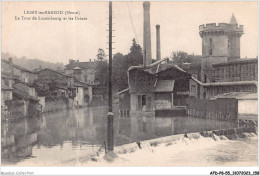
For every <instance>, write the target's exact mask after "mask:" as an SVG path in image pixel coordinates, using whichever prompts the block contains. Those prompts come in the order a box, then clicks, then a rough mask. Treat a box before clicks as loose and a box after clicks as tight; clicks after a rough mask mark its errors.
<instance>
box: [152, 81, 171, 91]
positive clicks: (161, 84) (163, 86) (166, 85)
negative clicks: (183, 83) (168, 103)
mask: <svg viewBox="0 0 260 176" xmlns="http://www.w3.org/2000/svg"><path fill="white" fill-rule="evenodd" d="M174 82H175V81H174V80H158V82H157V83H156V86H155V90H154V91H155V92H172V91H173V88H174Z"/></svg>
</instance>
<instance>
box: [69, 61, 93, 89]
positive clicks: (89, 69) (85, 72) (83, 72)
mask: <svg viewBox="0 0 260 176" xmlns="http://www.w3.org/2000/svg"><path fill="white" fill-rule="evenodd" d="M96 65H97V63H96V61H95V60H94V61H91V59H90V61H89V62H79V60H77V61H74V60H70V62H69V64H68V65H66V66H65V74H66V75H70V76H73V77H76V78H77V79H78V80H79V81H83V82H86V83H87V84H89V85H93V84H95V69H96Z"/></svg>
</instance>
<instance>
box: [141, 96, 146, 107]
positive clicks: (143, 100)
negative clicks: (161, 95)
mask: <svg viewBox="0 0 260 176" xmlns="http://www.w3.org/2000/svg"><path fill="white" fill-rule="evenodd" d="M145 105H146V95H142V107H144V106H145Z"/></svg>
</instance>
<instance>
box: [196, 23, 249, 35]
mask: <svg viewBox="0 0 260 176" xmlns="http://www.w3.org/2000/svg"><path fill="white" fill-rule="evenodd" d="M243 27H244V26H243V25H238V24H229V23H218V24H217V23H209V24H206V25H205V24H203V25H200V26H199V31H200V32H211V31H229V32H242V33H243V31H244V29H243Z"/></svg>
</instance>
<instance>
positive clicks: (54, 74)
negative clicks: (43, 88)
mask: <svg viewBox="0 0 260 176" xmlns="http://www.w3.org/2000/svg"><path fill="white" fill-rule="evenodd" d="M37 73H38V75H39V79H38V81H39V82H41V83H44V84H47V85H48V86H49V91H50V94H51V95H52V96H64V97H66V98H68V100H69V107H75V106H84V105H86V103H87V102H86V100H85V91H84V90H85V88H86V87H88V85H87V84H86V83H84V82H82V81H79V80H77V79H75V78H74V77H72V76H69V75H66V74H63V73H60V72H58V71H55V70H52V69H48V68H46V69H42V70H40V71H38V72H37Z"/></svg>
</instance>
